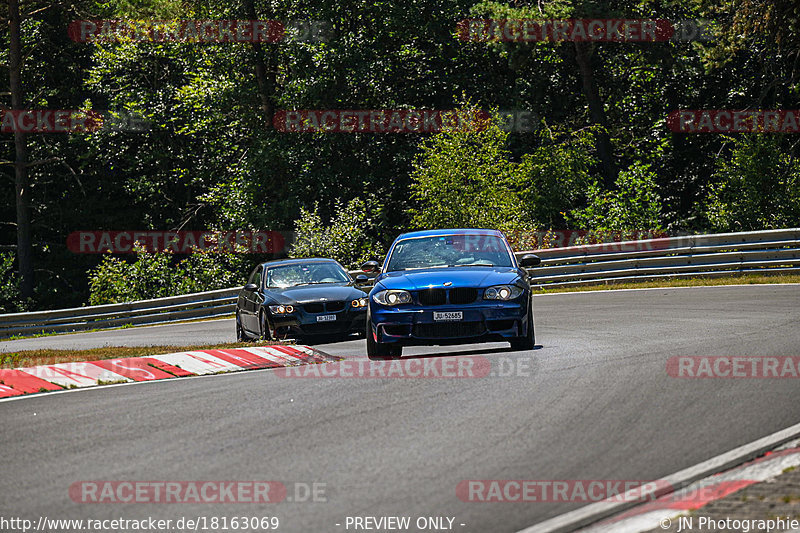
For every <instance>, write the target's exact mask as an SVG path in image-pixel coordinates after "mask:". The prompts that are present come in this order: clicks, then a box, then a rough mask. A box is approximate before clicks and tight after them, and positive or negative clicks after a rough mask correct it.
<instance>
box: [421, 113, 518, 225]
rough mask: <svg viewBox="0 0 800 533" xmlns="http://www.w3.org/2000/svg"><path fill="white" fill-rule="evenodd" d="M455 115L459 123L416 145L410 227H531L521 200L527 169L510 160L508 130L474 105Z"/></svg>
mask: <svg viewBox="0 0 800 533" xmlns="http://www.w3.org/2000/svg"><path fill="white" fill-rule="evenodd" d="M458 115H459V116H460V117H462V118H461V119H460V120H459V123H458V124H459V125H457V126H453V127H448V128H444V129H443V131H442V132H441V133H438V134H436V135H434V136H432V137H431V138H430V139H427V140H426V141H423V142H422V143H421V149H422V151H421V153H420V155H419V157H418V159H417V161H416V162H415V164H414V168H413V171H412V172H411V180H412V182H411V195H412V198H413V199H414V200H415V201H416V206H415V207H413V208H411V209H410V210H409V214H410V216H411V223H412V226H413V227H416V228H459V227H466V228H494V229H499V230H501V231H507V232H511V231H519V230H523V229H525V228H529V227H531V224H532V220H531V219H530V217H529V215H528V213H527V211H526V209H525V205H524V203H523V201H522V189H523V187H524V186H525V178H526V175H525V174H526V173H525V170H526V169H525V167H524V166H523V165H522V164H520V163H518V162H514V161H512V159H511V153H510V151H509V150H508V148H507V143H508V135H509V134H508V133H507V132H505V131H503V130H502V129H501V128H500V126H499V124H498V121H495V120H491V119H489V118H483V117H481V116H478V115H477V113H476V110H475V109H474V108H469V107H464V108H461V109H459V110H458Z"/></svg>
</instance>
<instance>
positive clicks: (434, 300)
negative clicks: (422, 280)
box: [417, 287, 478, 305]
mask: <svg viewBox="0 0 800 533" xmlns="http://www.w3.org/2000/svg"><path fill="white" fill-rule="evenodd" d="M417 298H418V299H419V303H420V305H445V304H446V303H448V300H449V303H451V304H455V305H463V304H471V303H472V302H474V301H475V300H477V299H478V289H474V288H472V287H456V288H454V289H448V290H445V289H423V290H421V291H419V293H418V295H417Z"/></svg>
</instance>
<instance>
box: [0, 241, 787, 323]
mask: <svg viewBox="0 0 800 533" xmlns="http://www.w3.org/2000/svg"><path fill="white" fill-rule="evenodd" d="M527 253H535V254H537V255H538V256H539V257H541V258H542V264H541V266H538V267H536V268H533V269H529V270H528V273H529V275H530V276H531V283H532V284H534V285H536V286H538V287H545V288H546V287H567V286H581V285H586V284H596V283H603V282H622V281H634V280H646V279H654V278H679V277H696V276H730V275H736V274H742V273H785V272H800V228H792V229H781V230H768V231H751V232H742V233H723V234H714V235H691V236H684V237H666V238H658V239H647V240H640V241H625V242H608V243H600V244H589V245H585V246H570V247H566V248H545V249H539V250H530V251H522V252H516V255H517V257H518V258H519V257H521V256H523V255H525V254H527ZM361 273H362V272H361V271H351V274H361ZM370 277H374V276H370ZM365 286H368V285H365ZM240 288H241V287H233V288H230V289H220V290H216V291H207V292H200V293H195V294H186V295H182V296H171V297H168V298H156V299H153V300H143V301H138V302H128V303H121V304H108V305H98V306H92V307H77V308H72V309H59V310H56V311H36V312H32V313H13V314H5V315H0V338H2V337H10V336H14V335H32V334H37V333H55V332H68V331H82V330H88V329H105V328H114V327H120V326H125V325H141V324H163V323H169V322H177V321H182V320H191V319H193V318H213V317H219V316H225V315H229V314H231V313H233V311H234V309H235V306H236V295H237V293H238V291H239V289H240Z"/></svg>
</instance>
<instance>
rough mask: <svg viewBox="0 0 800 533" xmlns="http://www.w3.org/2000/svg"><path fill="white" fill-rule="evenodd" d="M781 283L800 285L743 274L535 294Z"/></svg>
mask: <svg viewBox="0 0 800 533" xmlns="http://www.w3.org/2000/svg"><path fill="white" fill-rule="evenodd" d="M782 283H800V274H774V275H769V276H766V275H763V274H744V275H741V276H729V277H716V278H714V277H702V276H699V277H695V278H683V279H654V280H650V281H633V282H623V283H614V282H613V281H606V282H600V283H598V284H596V285H584V286H581V287H552V288H548V287H547V286H545V287H543V288H541V289H537V290H536V292H535V294H549V293H555V292H584V291H606V290H610V289H649V288H658V287H707V286H718V285H769V284H782Z"/></svg>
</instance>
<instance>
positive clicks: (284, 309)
mask: <svg viewBox="0 0 800 533" xmlns="http://www.w3.org/2000/svg"><path fill="white" fill-rule="evenodd" d="M269 311H270V313H272V314H273V315H285V314H288V313H293V312H294V307H293V306H291V305H270V306H269Z"/></svg>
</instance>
